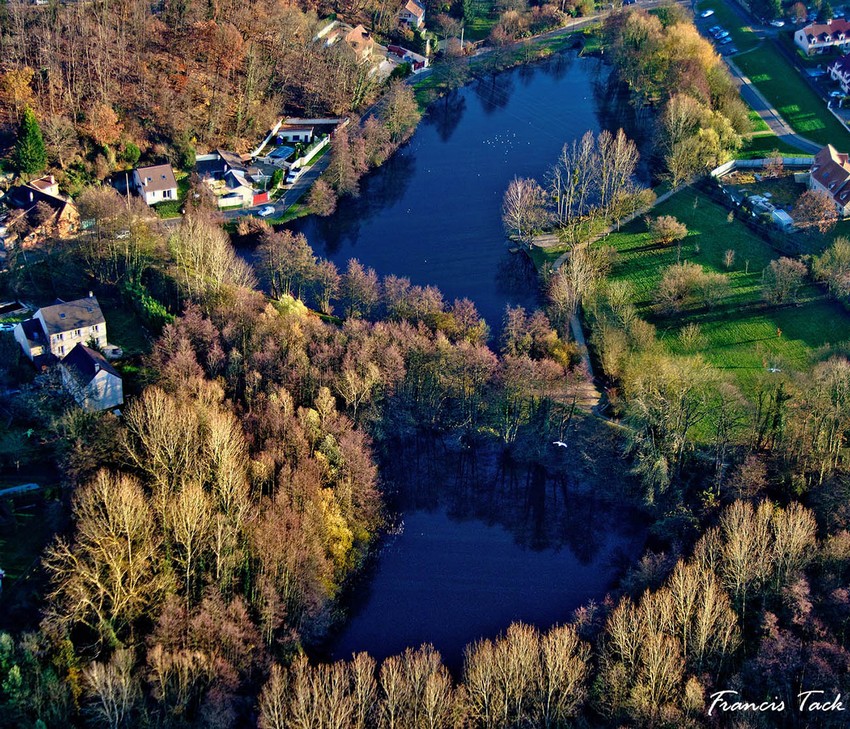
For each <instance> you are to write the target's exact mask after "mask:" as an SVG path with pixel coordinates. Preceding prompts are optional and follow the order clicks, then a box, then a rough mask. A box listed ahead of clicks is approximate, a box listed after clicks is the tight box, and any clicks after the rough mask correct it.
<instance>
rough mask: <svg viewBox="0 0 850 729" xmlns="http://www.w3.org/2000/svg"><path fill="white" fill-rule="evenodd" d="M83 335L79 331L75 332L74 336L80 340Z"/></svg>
mask: <svg viewBox="0 0 850 729" xmlns="http://www.w3.org/2000/svg"><path fill="white" fill-rule="evenodd" d="M81 334H82V332H81V331H80V330H79V329H75V330H74V336H75V337H77V338H79V337H80V335H81Z"/></svg>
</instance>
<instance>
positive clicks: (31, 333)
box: [21, 319, 47, 344]
mask: <svg viewBox="0 0 850 729" xmlns="http://www.w3.org/2000/svg"><path fill="white" fill-rule="evenodd" d="M21 329H23V331H24V336H25V337H26V338H27V339H28V340H29V341H30V342H32V343H33V344H46V343H47V342H45V341H44V330H43V329H42V328H41V322H40V321H39V320H38V319H27V320H26V321H22V322H21Z"/></svg>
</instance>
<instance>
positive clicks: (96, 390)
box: [59, 344, 124, 412]
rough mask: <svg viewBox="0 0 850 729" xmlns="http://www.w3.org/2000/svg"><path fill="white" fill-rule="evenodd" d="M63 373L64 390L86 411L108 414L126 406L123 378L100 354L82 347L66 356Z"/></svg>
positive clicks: (61, 365)
mask: <svg viewBox="0 0 850 729" xmlns="http://www.w3.org/2000/svg"><path fill="white" fill-rule="evenodd" d="M59 369H60V371H61V372H62V384H63V386H64V387H65V389H66V390H67V391H68V392H69V393H70V394H71V396H72V397H73V398H74V400H76V401H77V404H78V405H79V406H80V407H81V408H82V409H83V410H88V411H89V412H94V411H97V410H108V409H111V408H116V407H118V406H119V405H121V404H122V403H123V402H124V383H123V382H122V380H121V375H119V374H118V372H117V370H116V369H115V368H114V367H113V366H112V365H111V364H109V362H107V361H106V358H105V357H104V356H103V355H102V354H101V353H100V352H97V351H95V350H93V349H90V348H89V347H86V346H85V345H84V344H78V345H76V346H75V347H74V348H73V349H72V350H71V351H70V352H69V353H68V354H67V355H65V358H64V359H63V360H62V361H61V362H60V363H59Z"/></svg>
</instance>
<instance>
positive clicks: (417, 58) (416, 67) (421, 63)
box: [387, 45, 428, 73]
mask: <svg viewBox="0 0 850 729" xmlns="http://www.w3.org/2000/svg"><path fill="white" fill-rule="evenodd" d="M387 51H388V52H389V54H390V55H389V56H388V58H392V57H394V58H395V59H398V62H399V63H409V64H410V68H411V70H412V71H413V73H418V72H419V71H421V70H422V69H425V68H428V58H427V57H426V56H422V55H420V54H419V53H414V52H413V51H411V50H408V49H407V48H404V47H402V46H396V45H389V46H387Z"/></svg>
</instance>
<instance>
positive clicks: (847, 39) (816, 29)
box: [794, 18, 850, 56]
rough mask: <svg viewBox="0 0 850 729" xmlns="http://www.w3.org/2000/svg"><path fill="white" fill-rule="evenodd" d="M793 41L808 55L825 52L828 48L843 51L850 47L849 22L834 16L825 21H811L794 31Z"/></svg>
mask: <svg viewBox="0 0 850 729" xmlns="http://www.w3.org/2000/svg"><path fill="white" fill-rule="evenodd" d="M794 42H795V43H796V44H797V45H798V46H799V47H800V48H801V49H802V50H803V52H804V53H805V54H806V55H809V56H814V55H816V54H819V53H825V52H827V51H829V49H830V48H838V49H839V50H841V51H845V50H847V49H848V48H850V22H848V21H846V20H844V18H836V19H830V20H828V21H827V22H826V23H811V24H810V25H807V26H806V27H805V28H800V29H799V30H798V31H797V32H796V33H794Z"/></svg>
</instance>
